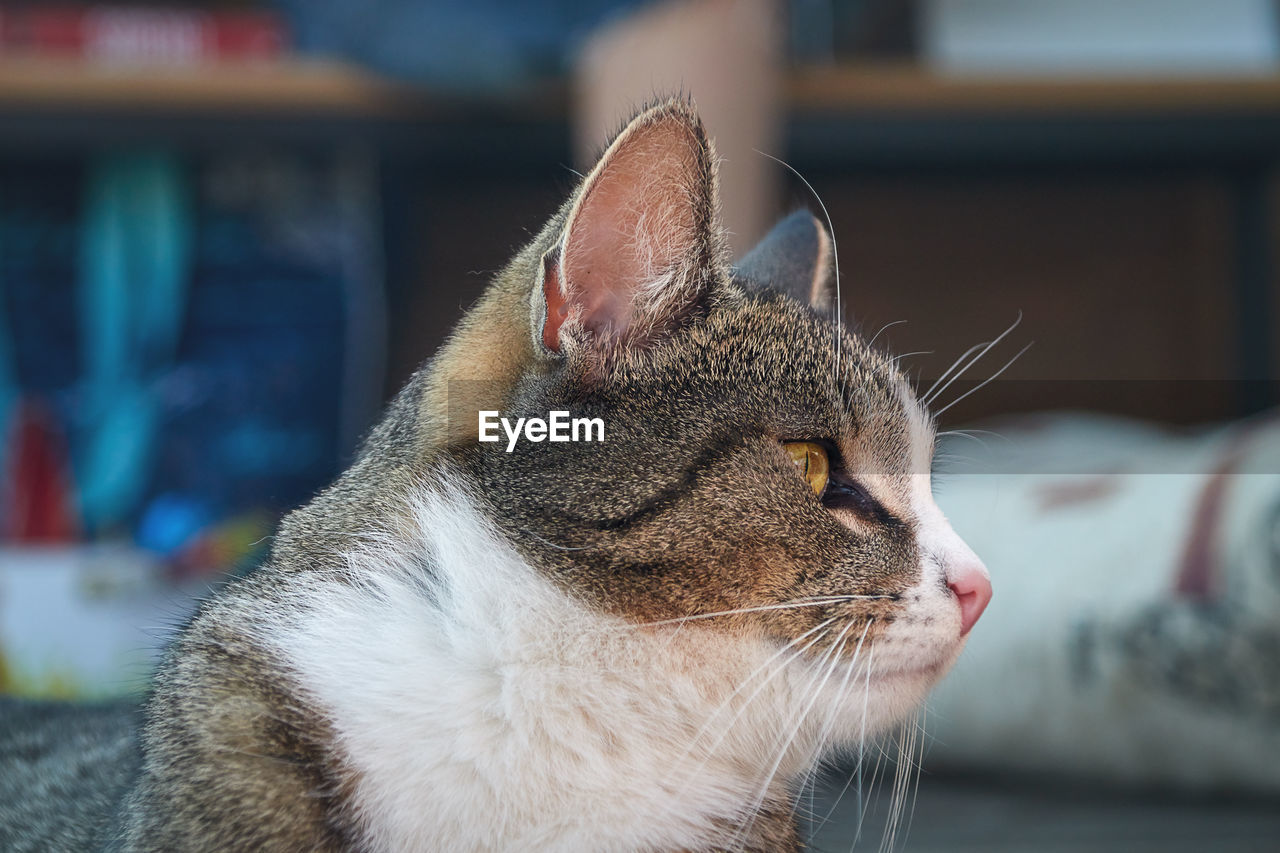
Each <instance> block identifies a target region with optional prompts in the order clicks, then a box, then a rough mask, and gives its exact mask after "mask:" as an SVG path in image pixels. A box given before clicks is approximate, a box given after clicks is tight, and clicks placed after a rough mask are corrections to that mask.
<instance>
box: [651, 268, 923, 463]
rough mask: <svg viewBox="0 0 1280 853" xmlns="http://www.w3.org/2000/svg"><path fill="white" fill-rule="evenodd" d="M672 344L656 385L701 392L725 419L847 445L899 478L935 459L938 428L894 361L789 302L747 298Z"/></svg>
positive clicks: (718, 310)
mask: <svg viewBox="0 0 1280 853" xmlns="http://www.w3.org/2000/svg"><path fill="white" fill-rule="evenodd" d="M672 344H673V345H672V347H671V348H670V349H669V350H668V351H667V353H665V355H664V357H661V358H660V359H659V362H658V364H657V365H656V368H657V370H656V376H658V377H661V378H660V379H658V381H663V382H670V381H671V380H672V379H673V377H675V378H676V379H677V381H678V383H679V384H682V385H687V386H689V387H691V388H695V389H699V390H698V393H697V394H695V395H694V396H695V397H696V398H697V400H696V402H697V403H698V405H703V406H707V407H709V408H714V409H716V410H719V412H721V413H722V414H723V415H724V416H725V417H727V418H732V419H734V420H737V421H741V422H754V423H758V424H760V425H761V426H762V427H763V428H764V429H765V430H766V431H773V432H776V433H777V434H778V435H779V437H782V438H788V439H807V438H817V439H826V440H831V441H834V442H836V443H839V444H845V445H846V446H847V447H849V448H850V449H854V450H858V451H861V455H862V456H863V457H865V458H863V459H860V460H857V461H859V462H862V463H865V464H875V465H877V466H880V467H884V466H888V468H889V469H890V470H891V471H892V472H893V473H908V472H909V469H913V468H915V467H916V466H917V465H918V464H919V463H920V460H921V459H922V458H923V457H925V456H927V455H930V454H931V452H932V441H933V434H932V422H931V419H930V418H929V416H928V413H927V412H926V411H925V410H924V409H923V407H921V406H920V405H919V403H918V402H917V400H916V397H915V393H914V391H913V390H912V388H911V386H910V384H909V382H908V381H907V379H906V377H905V376H903V374H902V373H901V372H900V371H899V370H898V368H897V365H896V363H895V362H894V360H893V359H892V358H891V357H890V356H888V355H886V354H884V353H882V352H880V351H878V350H875V349H873V348H871V347H869V346H868V345H867V344H866V342H865V341H864V340H863V339H862V338H861V337H860V336H859V335H857V334H856V333H855V332H853V331H851V330H850V329H848V328H845V327H843V326H837V325H836V323H835V322H834V321H833V320H832V319H830V318H827V317H824V316H822V315H820V314H818V313H816V312H814V311H812V310H811V309H809V308H808V307H807V306H804V305H801V304H800V303H798V302H796V301H794V300H792V299H790V298H788V297H785V296H780V295H777V294H772V293H769V292H756V291H752V290H745V291H742V292H741V293H738V294H735V297H734V298H731V299H725V300H723V301H721V302H720V303H719V304H717V305H715V306H714V307H713V308H712V309H711V310H710V311H709V312H708V315H707V317H706V319H705V322H703V323H701V324H698V325H697V326H696V327H694V328H692V329H690V330H689V334H688V335H686V336H683V337H682V339H681V340H678V341H673V342H672ZM851 461H853V460H851ZM925 470H927V468H926V469H925Z"/></svg>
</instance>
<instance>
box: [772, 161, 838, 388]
mask: <svg viewBox="0 0 1280 853" xmlns="http://www.w3.org/2000/svg"><path fill="white" fill-rule="evenodd" d="M752 150H754V151H755V152H756V153H757V154H761V155H763V156H765V157H768V158H769V159H770V160H772V161H773V162H775V163H777V164H778V165H780V166H782V167H783V168H785V169H787V170H788V171H789V172H791V174H793V175H795V176H796V177H797V178H799V179H800V182H801V183H802V184H804V185H805V189H807V190H809V193H810V194H811V195H812V196H813V199H814V201H816V202H817V203H818V207H820V208H822V218H823V219H825V220H827V235H828V236H829V237H830V238H831V264H832V266H834V267H835V270H834V273H835V279H836V340H835V344H836V370H835V373H836V376H839V375H840V349H841V347H840V333H841V331H842V330H843V325H844V312H843V311H842V310H841V307H840V248H839V247H838V246H837V245H836V229H835V226H834V225H832V224H831V214H830V213H828V212H827V206H826V204H824V203H823V201H822V196H820V195H818V191H817V190H815V189H814V188H813V184H811V183H809V180H808V179H807V178H806V177H805V176H804V175H802V174H800V172H799V171H797V170H796V168H795V167H794V166H792V165H791V164H790V163H787V162H785V161H783V160H780V159H778V158H777V157H774V156H773V155H772V154H765V153H764V152H763V151H761V150H759V149H758V148H757V149H752Z"/></svg>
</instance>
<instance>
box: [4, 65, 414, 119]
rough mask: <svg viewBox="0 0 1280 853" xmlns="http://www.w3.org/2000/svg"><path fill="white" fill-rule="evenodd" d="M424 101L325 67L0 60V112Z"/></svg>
mask: <svg viewBox="0 0 1280 853" xmlns="http://www.w3.org/2000/svg"><path fill="white" fill-rule="evenodd" d="M425 101H426V99H425V98H424V97H423V95H422V94H421V92H418V91H415V90H413V89H411V88H410V87H407V86H402V85H398V84H395V83H392V82H390V81H388V80H386V79H383V78H381V77H378V76H377V75H374V74H371V73H368V72H365V71H361V70H359V69H357V68H354V67H352V66H348V65H343V64H340V63H331V62H302V61H296V60H292V61H281V62H270V63H258V64H234V65H233V64H227V65H204V66H191V67H187V68H183V67H178V68H174V67H164V68H155V67H148V66H144V65H140V66H110V65H105V66H104V65H96V64H92V63H87V62H78V61H67V60H51V59H15V58H6V59H3V60H0V109H13V108H21V109H30V108H32V107H39V108H42V109H46V110H67V109H76V108H91V109H93V110H95V111H101V110H108V109H113V108H115V109H124V110H128V111H131V112H132V111H138V110H147V111H171V110H179V111H182V112H198V111H227V110H237V111H246V112H259V111H273V112H278V111H305V112H311V113H315V112H323V113H327V114H331V115H349V116H352V117H361V116H368V117H386V116H392V115H397V114H402V113H404V112H406V111H411V110H420V109H422V108H423V107H424V105H425Z"/></svg>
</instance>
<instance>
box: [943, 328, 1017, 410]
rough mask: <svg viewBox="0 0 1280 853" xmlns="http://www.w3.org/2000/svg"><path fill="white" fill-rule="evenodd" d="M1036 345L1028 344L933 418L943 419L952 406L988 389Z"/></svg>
mask: <svg viewBox="0 0 1280 853" xmlns="http://www.w3.org/2000/svg"><path fill="white" fill-rule="evenodd" d="M1034 345H1035V341H1032V342H1031V343H1029V344H1027V345H1026V346H1025V347H1023V348H1022V349H1020V350H1018V352H1017V354H1016V355H1015V356H1014V357H1013V358H1011V359H1009V360H1008V361H1006V362H1005V364H1004V367H1002V368H1000V369H999V370H997V371H996V372H995V373H993V374H991V376H990V377H988V378H987V379H985V380H983V381H982V382H981V383H980V384H978V385H977V386H976V387H974V388H970V389H969V390H968V391H966V392H964V393H963V394H961V395H960V396H959V397H956V398H955V399H954V400H952V401H951V402H950V403H947V404H946V405H945V406H943V407H942V408H941V409H938V411H936V412H934V413H933V417H934V418H935V419H936V418H940V417H942V413H943V412H945V411H946V410H947V409H950V408H951V407H952V406H954V405H955V404H956V403H959V402H960V401H961V400H963V399H964V398H965V397H968V396H969V395H970V394H972V393H973V392H975V391H981V390H982V389H983V388H985V387H987V385H989V384H991V383H992V382H994V381H995V380H996V379H997V378H999V376H1000V374H1001V373H1004V372H1005V371H1006V370H1008V369H1009V368H1010V367H1012V366H1013V363H1014V362H1015V361H1017V360H1018V359H1020V358H1022V354H1023V353H1025V352H1026V351H1027V350H1029V349H1031V347H1032V346H1034Z"/></svg>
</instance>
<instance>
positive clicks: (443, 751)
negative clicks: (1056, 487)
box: [0, 100, 976, 851]
mask: <svg viewBox="0 0 1280 853" xmlns="http://www.w3.org/2000/svg"><path fill="white" fill-rule="evenodd" d="M715 163H716V159H715V154H714V151H713V148H712V145H711V142H710V140H709V139H708V138H707V136H706V134H705V132H704V130H703V128H702V125H701V123H700V122H699V121H698V119H697V117H696V115H695V114H694V112H693V110H692V107H691V106H690V105H689V104H688V103H686V102H684V101H680V100H673V101H667V102H663V103H659V104H656V105H654V106H652V107H649V108H647V109H646V110H644V111H642V112H641V114H640V115H639V116H637V118H635V119H634V120H633V121H632V122H631V123H630V124H629V125H628V126H627V127H626V128H625V129H624V130H623V131H622V132H621V133H620V134H619V135H618V137H617V139H616V140H615V141H614V142H613V144H612V145H611V146H610V147H609V149H608V150H607V151H606V152H605V154H604V156H603V157H602V159H601V162H600V163H599V164H598V165H597V166H596V168H595V170H593V171H592V172H591V174H589V175H588V176H587V177H586V178H585V179H584V181H583V184H582V186H581V187H579V189H578V190H577V191H576V192H575V193H574V194H573V196H572V197H571V198H570V200H569V201H568V203H567V204H566V205H565V207H564V208H562V209H561V210H560V211H559V212H558V213H557V214H556V215H555V216H554V217H553V218H552V219H551V221H550V222H549V223H548V224H547V226H546V227H545V228H544V229H543V231H542V232H541V233H540V234H539V235H538V236H537V237H536V238H535V239H534V240H533V241H532V242H531V243H530V244H529V246H527V247H526V248H525V249H523V250H522V251H521V252H520V253H519V254H518V255H517V257H516V258H515V259H514V260H513V261H512V262H511V264H510V265H509V266H508V267H507V269H506V270H504V271H503V272H502V273H501V274H499V276H498V277H497V279H496V280H495V281H494V282H493V284H492V285H491V287H490V289H489V290H488V291H487V292H486V294H485V295H484V297H483V298H482V299H481V301H480V302H479V303H478V304H477V305H476V306H474V307H473V308H472V309H471V311H470V312H468V314H467V315H466V316H465V317H464V318H463V320H462V321H461V323H460V324H459V326H458V327H457V329H456V331H455V333H454V334H453V336H452V337H451V339H450V340H449V341H448V342H447V344H446V345H445V346H444V347H443V349H442V350H441V351H440V352H439V353H438V354H437V355H436V357H435V358H434V359H432V360H431V361H430V362H428V363H427V364H426V365H425V366H424V368H423V369H422V370H421V371H420V372H419V373H418V374H416V375H415V376H414V377H413V379H412V380H411V381H410V382H409V384H408V386H407V387H406V388H405V389H404V390H403V391H402V392H401V394H400V395H399V396H398V397H397V398H396V400H395V401H394V402H393V403H392V405H391V407H390V409H389V410H388V412H387V415H386V417H385V419H384V420H383V421H382V423H381V424H380V425H379V426H378V427H377V428H376V429H375V430H374V431H373V432H372V434H371V435H370V436H369V438H368V439H367V441H366V443H365V445H364V448H363V450H362V452H361V453H360V455H359V457H358V459H357V460H356V462H355V464H354V465H353V466H352V467H351V469H350V470H348V471H347V472H346V473H345V474H344V475H343V476H342V477H341V478H339V479H338V481H337V482H336V483H334V484H333V485H332V486H331V487H330V488H329V489H327V490H326V491H324V492H323V493H322V494H320V495H319V496H317V497H316V498H315V499H314V500H313V501H312V502H311V503H310V504H308V505H307V506H305V507H303V508H301V509H299V510H297V511H295V512H294V513H292V514H291V515H290V516H289V517H288V518H286V519H285V521H284V522H283V524H282V526H281V528H280V531H279V535H278V537H277V539H276V543H275V546H274V550H273V554H272V558H271V560H270V562H269V563H268V565H266V566H265V567H264V568H262V569H261V570H260V571H258V572H256V573H254V574H253V575H251V576H249V577H247V578H244V579H242V580H239V581H237V582H235V583H232V584H231V585H229V586H228V587H227V588H226V589H224V590H223V591H222V592H221V593H220V594H219V595H217V596H215V597H214V598H213V599H212V600H210V601H209V602H208V603H207V604H206V605H205V606H204V607H203V608H202V609H201V611H200V613H199V614H198V615H197V617H196V618H195V619H194V621H193V622H192V623H191V624H190V625H189V626H188V627H187V628H186V630H185V631H184V632H183V633H182V635H181V636H180V637H179V638H178V640H177V641H176V642H175V644H174V645H173V648H172V649H171V650H170V652H169V653H168V655H167V658H166V660H165V663H164V664H163V666H162V667H161V669H160V671H159V673H158V676H157V679H156V683H155V688H154V691H153V695H152V697H151V699H150V701H149V703H148V706H147V709H146V722H145V725H144V727H143V729H142V734H141V752H142V757H141V766H140V770H139V772H138V774H137V778H136V782H135V784H133V786H132V790H131V791H130V793H129V794H128V796H127V797H126V798H125V800H124V802H123V804H122V806H121V808H120V810H119V814H118V815H117V818H118V819H117V820H116V821H115V823H114V824H112V825H111V826H110V827H107V828H105V829H104V830H103V832H104V833H105V838H104V841H105V843H106V844H107V846H110V847H117V848H120V849H128V850H157V851H158V850H170V849H195V850H222V849H272V850H301V849H308V850H386V851H392V850H450V851H469V850H474V851H480V850H564V851H570V850H616V851H638V850H645V851H711V850H755V851H766V850H767V851H787V850H797V849H799V848H800V847H801V841H800V839H799V837H798V834H797V831H796V827H795V821H794V812H795V807H794V803H793V799H792V797H793V794H794V791H795V786H796V784H797V783H798V781H799V780H801V779H803V778H804V777H805V775H806V774H807V773H809V772H811V771H812V769H813V767H814V766H815V764H816V763H817V762H818V761H819V760H820V759H821V757H822V756H823V755H825V754H828V753H829V752H831V751H832V750H835V749H840V748H848V747H851V746H854V745H856V744H857V743H859V742H861V741H863V740H865V739H866V738H867V737H869V736H871V735H873V734H876V733H879V732H882V731H884V730H885V729H886V728H887V727H889V726H891V725H893V724H894V723H896V722H897V721H898V720H900V719H901V718H902V717H903V716H904V715H905V714H907V713H908V712H909V711H910V710H911V709H913V708H914V707H915V706H916V705H917V703H918V702H919V701H920V700H921V699H922V698H923V696H924V695H925V693H926V692H927V690H928V689H929V687H930V686H931V685H932V684H933V683H934V681H935V680H936V679H937V678H938V677H939V676H940V675H941V674H942V673H943V672H944V671H945V670H946V669H947V667H948V666H949V665H950V664H951V662H952V661H953V660H954V659H955V656H956V655H957V654H958V653H959V650H960V647H961V645H962V644H963V637H962V631H961V628H960V624H961V622H960V620H961V617H960V612H959V609H958V607H957V603H956V599H955V598H954V596H952V594H951V592H950V591H949V589H948V585H947V583H948V582H947V577H948V572H949V571H950V570H951V567H952V566H954V565H956V564H957V563H964V562H969V563H972V562H973V561H974V560H976V558H974V557H973V555H972V553H971V552H969V551H968V549H967V548H966V547H965V546H964V544H963V543H962V542H960V540H959V539H958V538H957V537H956V536H955V534H954V533H953V532H951V529H950V527H949V525H947V523H946V520H945V519H944V518H943V517H942V515H941V513H939V512H938V510H937V507H936V506H935V505H934V503H933V500H932V498H931V496H930V493H929V469H930V460H931V456H932V447H933V427H932V420H931V418H930V416H929V415H928V413H927V412H926V411H925V410H924V408H923V407H922V406H921V405H920V404H919V403H918V402H917V401H916V399H915V397H914V395H913V393H912V392H911V390H910V387H909V386H908V384H907V383H906V382H905V381H904V379H903V377H902V376H901V375H900V374H899V373H898V371H897V369H896V366H895V364H894V362H893V361H892V360H891V359H890V358H889V357H887V356H885V355H883V354H881V353H879V352H877V351H875V350H873V349H872V348H871V347H870V346H868V345H867V344H866V343H865V342H864V341H863V340H862V339H860V338H859V337H857V336H856V335H854V334H852V333H850V332H848V331H847V330H845V329H842V328H841V327H840V326H839V324H838V323H835V322H833V321H832V318H831V314H830V312H828V311H827V310H826V304H827V302H828V301H829V299H830V291H829V287H828V283H827V279H828V272H829V270H830V269H831V267H832V262H831V258H830V257H829V249H830V245H831V243H830V239H829V237H828V236H827V234H826V232H825V231H824V230H823V229H822V228H821V226H819V225H817V223H816V222H814V220H813V219H812V217H808V216H807V215H805V216H803V217H801V218H800V219H796V218H794V217H793V218H792V219H791V220H787V222H785V223H784V226H785V227H784V228H783V230H782V231H780V232H777V233H775V235H773V237H771V238H770V240H767V241H766V242H765V243H764V244H762V247H761V249H760V250H758V252H757V253H756V254H755V255H754V256H753V257H752V258H751V259H749V260H750V263H744V264H743V265H742V266H741V267H740V268H739V269H737V270H734V269H732V268H731V267H729V265H728V264H727V262H726V259H725V255H724V248H723V246H724V240H723V235H722V233H721V231H720V226H719V224H718V213H717V204H718V202H717V198H716V185H715V182H716V176H715ZM556 409H566V410H570V411H572V412H573V413H574V414H575V415H581V416H589V417H600V418H602V419H603V420H604V422H605V424H606V440H605V441H604V442H600V443H595V442H593V443H577V444H574V443H569V444H564V443H561V444H552V443H550V442H528V441H522V442H518V443H517V445H516V446H515V447H514V448H513V449H512V451H511V452H507V448H506V445H505V442H502V443H497V444H485V443H481V442H479V441H478V440H477V434H476V428H477V412H478V411H480V410H499V411H501V412H502V413H503V414H504V415H509V416H511V417H513V418H514V417H518V416H532V415H537V414H545V413H547V412H549V411H551V410H556ZM794 440H815V441H816V440H820V441H823V442H826V443H827V446H829V447H830V449H831V453H832V455H833V459H836V460H837V461H838V465H839V468H840V470H841V472H842V476H846V477H848V478H850V480H851V481H856V482H857V484H858V488H859V489H860V490H861V491H860V492H859V494H861V495H864V496H865V501H863V503H861V504H858V505H857V506H854V507H853V508H850V507H847V506H846V507H838V508H832V507H831V506H827V505H824V503H823V502H822V501H821V500H819V499H818V496H817V495H815V494H814V492H813V491H812V490H811V489H810V488H809V486H808V485H807V484H806V483H805V481H804V480H803V479H802V478H801V477H800V476H798V475H797V472H796V469H795V467H794V465H793V463H792V462H791V461H790V459H789V458H788V456H787V454H786V453H785V451H784V449H783V442H787V441H794ZM0 809H3V807H2V806H0ZM0 814H3V812H0ZM112 827H114V828H112ZM34 835H35V832H34V831H33V834H32V837H34ZM47 837H48V838H52V837H53V836H52V835H49V836H47ZM73 846H74V845H73Z"/></svg>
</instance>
